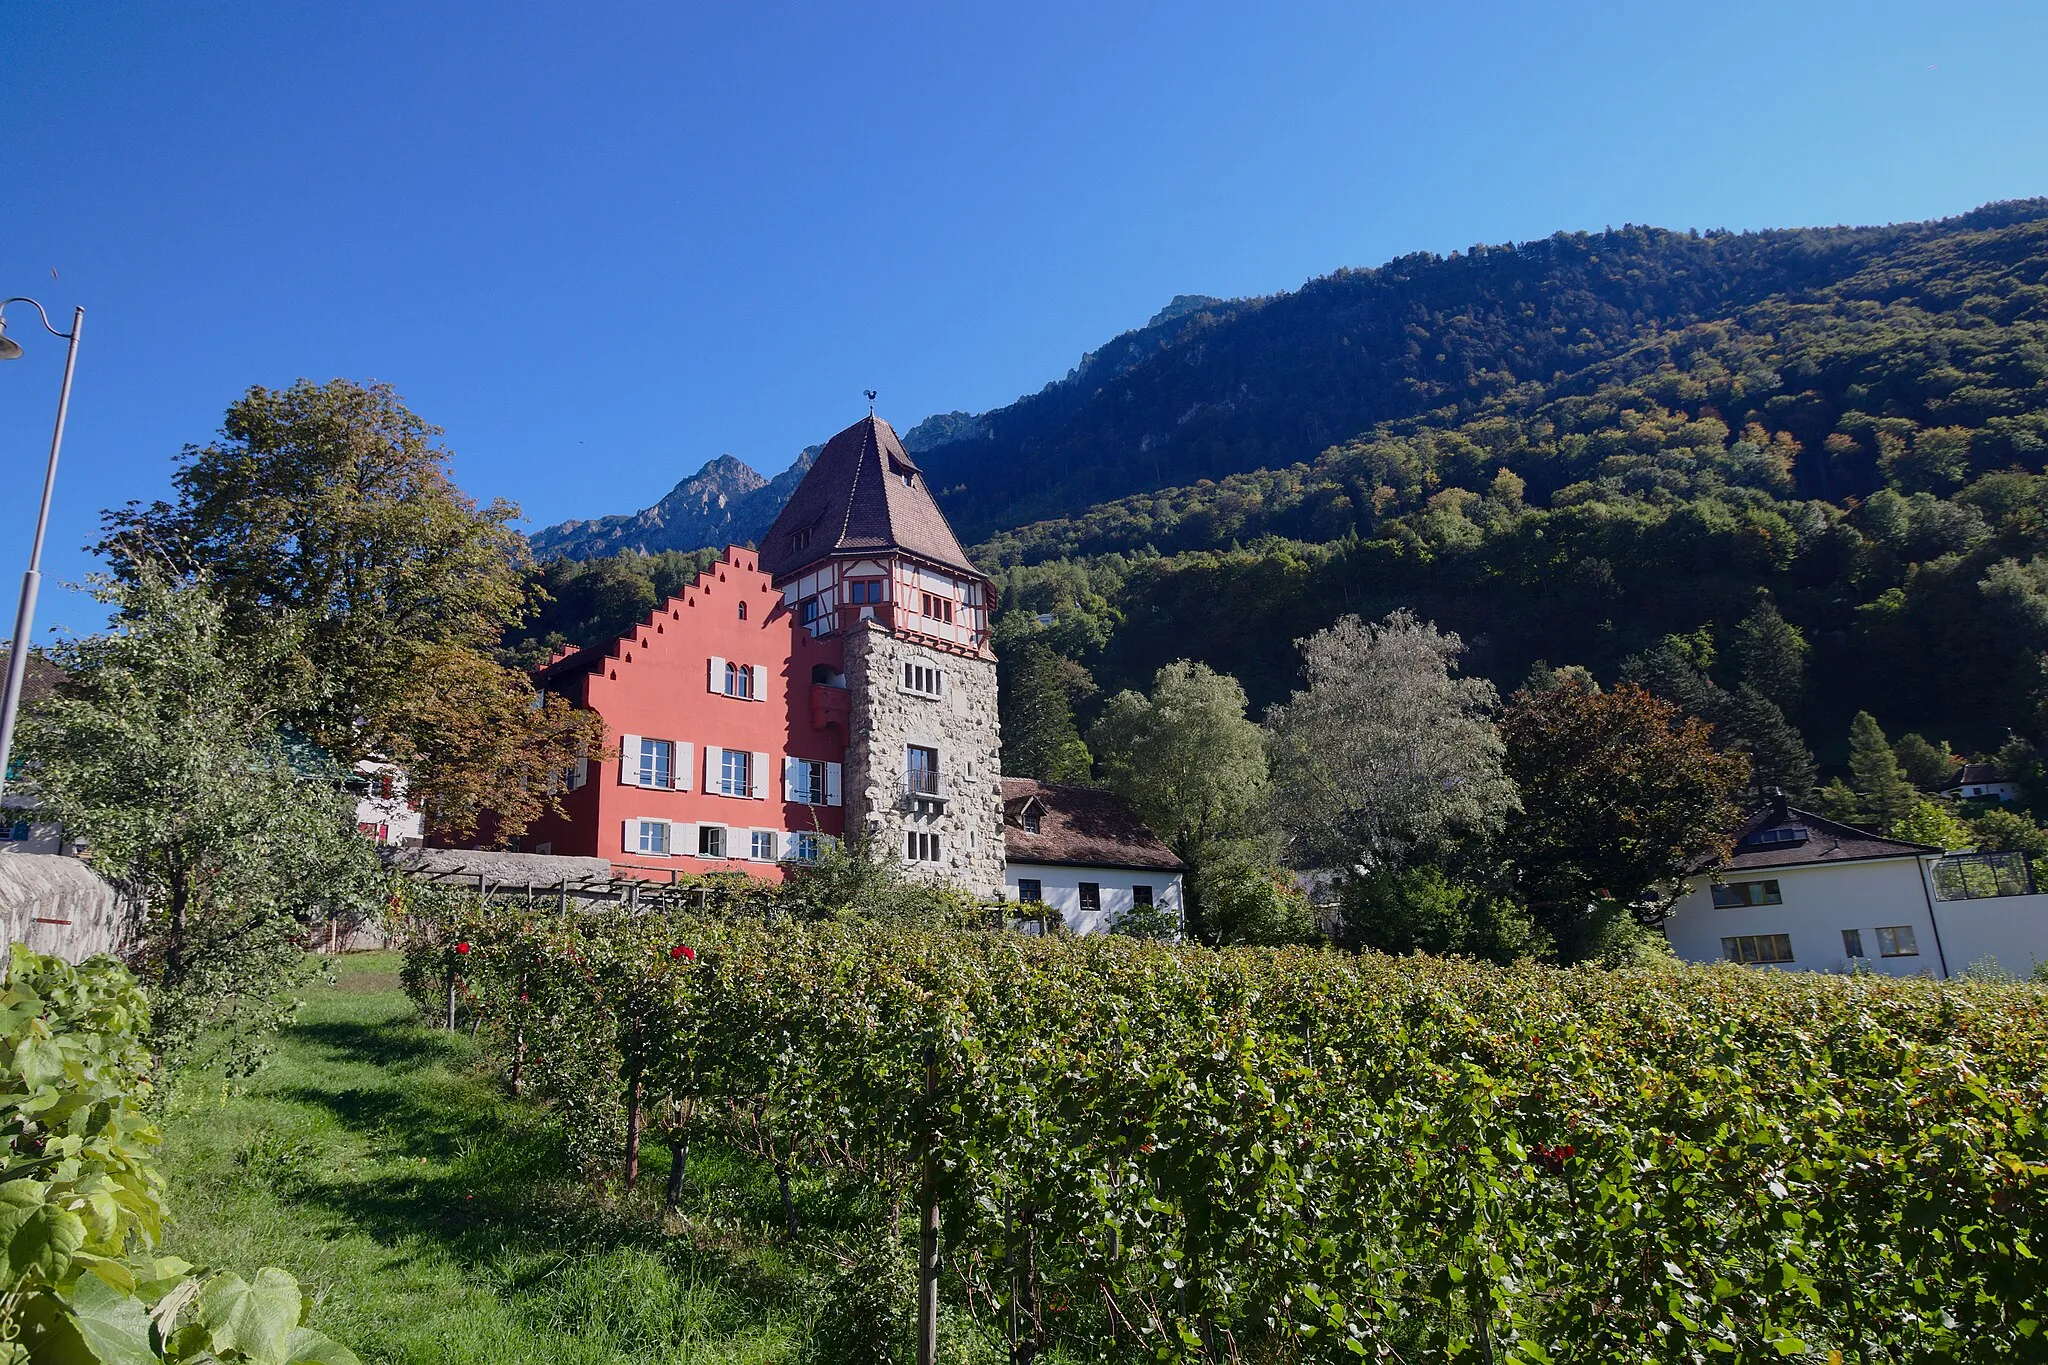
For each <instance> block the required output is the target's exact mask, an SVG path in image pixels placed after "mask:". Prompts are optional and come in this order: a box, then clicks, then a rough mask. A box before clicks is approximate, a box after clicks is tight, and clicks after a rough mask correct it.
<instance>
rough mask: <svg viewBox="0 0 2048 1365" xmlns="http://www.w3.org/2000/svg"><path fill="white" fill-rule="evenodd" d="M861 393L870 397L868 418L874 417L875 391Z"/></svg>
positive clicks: (867, 390)
mask: <svg viewBox="0 0 2048 1365" xmlns="http://www.w3.org/2000/svg"><path fill="white" fill-rule="evenodd" d="M861 392H862V393H864V394H866V395H867V396H868V416H870V417H873V416H874V415H875V391H874V390H873V389H862V390H861Z"/></svg>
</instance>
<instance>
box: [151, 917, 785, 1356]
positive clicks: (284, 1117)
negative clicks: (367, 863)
mask: <svg viewBox="0 0 2048 1365" xmlns="http://www.w3.org/2000/svg"><path fill="white" fill-rule="evenodd" d="M396 969H397V962H396V959H395V957H394V956H391V955H374V954H373V955H366V956H361V957H353V958H347V959H344V960H343V962H342V964H341V976H340V980H339V982H338V984H337V985H336V986H335V987H334V988H331V989H318V990H316V991H315V993H314V996H313V998H312V999H311V1001H310V1002H309V1005H308V1008H307V1009H306V1011H305V1013H304V1014H303V1015H302V1016H301V1018H300V1020H299V1022H298V1023H297V1024H296V1025H295V1026H294V1027H293V1028H292V1029H291V1031H290V1032H289V1033H288V1034H287V1036H286V1037H285V1039H284V1044H283V1048H282V1051H281V1052H280V1054H279V1055H278V1057H277V1058H276V1059H275V1060H274V1061H272V1063H271V1064H270V1065H269V1067H267V1068H266V1069H265V1070H264V1071H263V1073H262V1074H261V1075H259V1076H258V1077H257V1078H256V1080H255V1081H254V1082H253V1083H252V1085H251V1086H250V1088H249V1091H248V1093H246V1094H244V1095H240V1096H236V1097H233V1098H230V1099H227V1100H226V1101H225V1102H223V1100H222V1097H221V1096H220V1095H219V1094H218V1093H217V1092H216V1093H215V1094H214V1095H212V1096H210V1097H209V1096H206V1095H194V1094H190V1093H187V1094H184V1095H181V1096H180V1099H179V1102H178V1104H177V1106H176V1108H175V1109H174V1112H173V1114H172V1117H171V1121H170V1123H169V1125H168V1132H167V1143H166V1149H165V1155H166V1165H167V1168H168V1170H169V1173H170V1178H171V1207H172V1210H173V1212H174V1214H175V1222H174V1224H173V1227H172V1230H171V1234H170V1245H171V1248H172V1249H173V1250H175V1251H177V1252H178V1253H179V1254H180V1255H183V1256H185V1257H186V1258H187V1259H190V1260H193V1261H196V1262H200V1263H202V1264H212V1265H221V1266H227V1267H230V1268H234V1269H237V1270H241V1271H243V1272H244V1273H247V1272H249V1271H251V1270H253V1269H254V1268H256V1267H257V1266H260V1265H271V1264H274V1265H280V1266H283V1267H285V1268H286V1269H288V1270H290V1271H291V1272H292V1273H293V1274H295V1275H297V1276H298V1277H299V1279H300V1280H301V1282H303V1283H304V1284H305V1285H306V1286H307V1288H308V1290H309V1292H312V1293H317V1294H318V1295H319V1296H320V1298H319V1305H318V1307H317V1308H316V1309H315V1310H314V1316H313V1321H314V1322H315V1323H317V1324H318V1325H319V1326H320V1327H321V1328H322V1329H323V1330H325V1331H327V1332H328V1333H330V1334H331V1335H333V1336H335V1337H337V1338H338V1339H340V1340H342V1341H345V1342H347V1343H348V1344H349V1345H350V1346H352V1347H353V1348H354V1349H355V1350H356V1351H357V1352H358V1353H359V1354H361V1356H362V1357H363V1359H364V1360H365V1361H389V1362H436V1363H438V1362H472V1361H473V1362H479V1363H481V1362H492V1365H515V1363H516V1362H526V1361H533V1362H555V1363H560V1365H585V1363H586V1362H587V1363H588V1365H610V1363H611V1362H627V1361H631V1362H655V1361H658V1362H683V1361H692V1362H694V1361H732V1362H752V1361H773V1360H781V1359H787V1358H791V1357H793V1355H794V1353H795V1347H796V1345H797V1343H798V1342H799V1341H800V1340H801V1338H802V1337H803V1336H804V1334H805V1329H806V1326H807V1319H808V1316H809V1314H810V1313H811V1312H812V1311H813V1310H812V1308H811V1307H810V1304H809V1300H808V1294H807V1291H806V1289H805V1285H806V1283H807V1281H808V1277H806V1276H805V1275H803V1274H800V1273H799V1272H798V1271H797V1270H796V1269H795V1268H794V1267H792V1266H791V1265H789V1264H788V1263H786V1262H784V1261H783V1259H782V1258H781V1257H780V1255H779V1254H778V1252H777V1251H776V1249H775V1247H774V1244H773V1241H772V1240H771V1239H770V1238H769V1237H768V1236H767V1235H766V1234H765V1233H763V1232H761V1231H760V1230H761V1229H765V1228H766V1227H768V1226H769V1225H770V1223H771V1220H772V1219H774V1218H775V1217H777V1216H778V1214H777V1207H778V1206H776V1205H775V1204H774V1203H773V1198H774V1195H773V1190H772V1187H769V1186H767V1185H766V1183H765V1182H763V1181H762V1180H761V1179H760V1177H759V1173H758V1172H755V1171H752V1170H750V1169H747V1168H745V1167H744V1166H742V1165H740V1164H738V1163H725V1162H723V1161H722V1160H721V1158H719V1157H717V1156H715V1155H713V1156H710V1157H707V1158H706V1159H705V1160H704V1161H702V1162H699V1161H697V1160H695V1159H693V1160H692V1163H691V1177H692V1179H691V1182H690V1184H689V1186H688V1187H687V1188H688V1195H687V1198H686V1208H685V1213H686V1214H687V1215H688V1216H689V1218H690V1221H691V1224H692V1226H694V1227H698V1228H700V1229H705V1230H707V1231H706V1232H705V1233H701V1234H700V1235H698V1236H696V1237H694V1238H691V1237H678V1236H673V1235H664V1234H663V1232H662V1230H661V1229H660V1228H659V1227H658V1226H657V1225H656V1223H655V1221H654V1219H653V1217H652V1215H651V1214H650V1212H649V1211H648V1209H647V1208H646V1207H644V1206H639V1205H635V1206H631V1207H618V1206H615V1205H608V1204H606V1202H605V1201H603V1200H601V1199H599V1198H597V1197H595V1196H593V1195H592V1193H591V1192H590V1191H589V1189H588V1188H587V1187H582V1186H577V1185H575V1184H574V1183H573V1181H572V1179H571V1177H570V1175H569V1174H568V1172H567V1171H565V1170H564V1169H563V1168H562V1164H561V1144H560V1141H559V1139H558V1136H557V1135H556V1134H555V1133H554V1132H553V1131H552V1130H551V1129H550V1128H549V1126H548V1124H547V1122H546V1120H545V1118H544V1117H543V1116H541V1115H539V1114H537V1113H535V1112H534V1111H533V1110H531V1109H529V1108H527V1107H525V1106H522V1105H519V1104H517V1103H514V1102H512V1101H510V1100H508V1099H506V1098H505V1097H504V1096H503V1094H502V1092H501V1090H500V1088H499V1087H498V1086H496V1085H495V1084H493V1083H492V1082H491V1081H490V1080H489V1079H488V1077H487V1076H486V1075H485V1073H484V1071H483V1069H482V1067H481V1065H480V1064H479V1062H478V1059H477V1057H476V1055H475V1053H474V1050H473V1048H472V1047H471V1046H470V1044H469V1043H468V1041H467V1040H466V1039H461V1038H450V1037H449V1036H447V1035H446V1034H440V1033H435V1032H431V1031H429V1030H427V1029H425V1028H422V1027H420V1025H419V1024H418V1023H417V1018H416V1015H415V1014H414V1011H413V1009H412V1007H411V1005H410V1003H409V1002H408V1001H407V999H406V997H405V996H404V994H403V993H402V992H401V991H400V990H399V988H398V979H397V975H396ZM658 1160H659V1158H658V1157H657V1161H658ZM662 1174H663V1173H662V1171H661V1170H660V1169H659V1166H658V1165H657V1169H656V1170H655V1171H654V1172H653V1173H652V1174H651V1179H652V1182H653V1188H654V1189H655V1190H657V1191H658V1190H659V1189H660V1187H661V1179H662Z"/></svg>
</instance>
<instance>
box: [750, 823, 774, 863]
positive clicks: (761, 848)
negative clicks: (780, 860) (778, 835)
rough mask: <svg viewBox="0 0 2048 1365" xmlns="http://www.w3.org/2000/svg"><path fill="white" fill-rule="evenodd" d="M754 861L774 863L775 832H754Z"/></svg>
mask: <svg viewBox="0 0 2048 1365" xmlns="http://www.w3.org/2000/svg"><path fill="white" fill-rule="evenodd" d="M754 861H756V862H762V863H772V862H774V861H775V831H774V830H772V829H757V830H755V831H754Z"/></svg>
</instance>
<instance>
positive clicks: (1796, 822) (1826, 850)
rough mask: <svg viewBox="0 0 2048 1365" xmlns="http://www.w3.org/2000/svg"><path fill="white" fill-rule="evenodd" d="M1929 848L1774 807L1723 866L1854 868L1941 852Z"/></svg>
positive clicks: (1751, 823)
mask: <svg viewBox="0 0 2048 1365" xmlns="http://www.w3.org/2000/svg"><path fill="white" fill-rule="evenodd" d="M1774 829H1789V830H1794V831H1801V830H1803V831H1804V832H1805V834H1806V838H1805V840H1804V841H1803V842H1781V843H1768V844H1766V843H1756V842H1745V840H1750V839H1751V836H1753V835H1757V834H1761V833H1763V832H1764V831H1766V830H1774ZM1941 851H1942V850H1941V849H1938V848H1930V847H1928V846H1927V845H1926V844H1913V843H1908V842H1906V841H1905V840H1904V839H1888V838H1886V837H1885V836H1884V835H1882V834H1872V833H1871V832H1870V831H1869V830H1867V829H1858V828H1856V826H1854V825H1845V824H1843V823H1842V822H1841V821H1839V820H1830V819H1828V818H1827V817H1826V816H1824V815H1815V814H1814V813H1813V812H1812V811H1804V810H1799V809H1796V808H1795V807H1792V806H1783V805H1771V806H1765V807H1764V808H1763V809H1761V810H1759V811H1757V812H1756V813H1755V814H1753V815H1751V816H1750V817H1749V818H1748V819H1747V820H1745V821H1743V822H1742V826H1741V827H1740V828H1739V829H1737V830H1736V831H1735V849H1734V851H1733V852H1732V853H1730V854H1729V856H1728V857H1727V859H1726V860H1725V861H1723V862H1722V863H1721V864H1720V868H1721V870H1722V871H1723V872H1746V871H1751V870H1753V869H1756V868H1765V867H1810V866H1814V865H1816V864H1821V863H1852V862H1856V861H1859V860H1861V859H1867V858H1903V857H1908V856H1911V855H1914V854H1928V853H1940V852H1941Z"/></svg>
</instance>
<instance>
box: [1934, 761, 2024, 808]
mask: <svg viewBox="0 0 2048 1365" xmlns="http://www.w3.org/2000/svg"><path fill="white" fill-rule="evenodd" d="M1941 794H1942V795H1943V796H1946V797H1947V798H1949V800H1951V801H2017V800H2019V799H2020V784H2019V783H2017V782H2008V781H2006V780H2005V779H2004V778H2002V777H2000V776H1999V775H1998V768H1997V765H1995V764H1991V763H1965V764H1964V765H1963V766H1962V767H1960V768H1957V769H1956V774H1955V776H1954V777H1953V778H1951V779H1950V780H1949V784H1948V785H1947V786H1946V787H1944V788H1942V790H1941Z"/></svg>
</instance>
